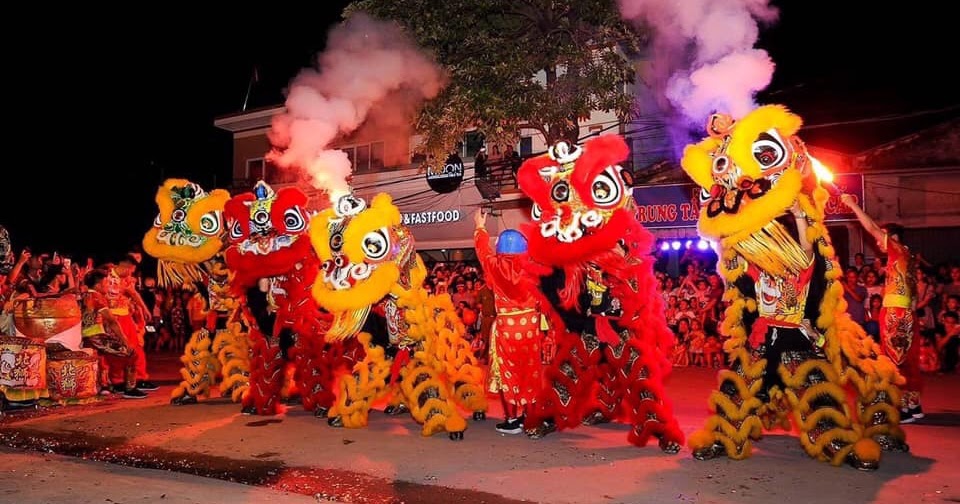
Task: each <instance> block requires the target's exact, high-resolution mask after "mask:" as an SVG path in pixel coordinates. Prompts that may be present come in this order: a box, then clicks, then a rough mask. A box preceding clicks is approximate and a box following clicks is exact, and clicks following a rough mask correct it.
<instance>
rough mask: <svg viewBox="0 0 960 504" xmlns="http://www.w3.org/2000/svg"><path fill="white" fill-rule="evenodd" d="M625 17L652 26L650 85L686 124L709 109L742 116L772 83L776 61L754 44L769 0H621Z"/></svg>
mask: <svg viewBox="0 0 960 504" xmlns="http://www.w3.org/2000/svg"><path fill="white" fill-rule="evenodd" d="M619 4H620V12H621V14H622V15H623V17H624V18H625V19H627V20H633V21H641V22H645V23H646V24H647V26H648V27H650V28H652V29H653V58H654V60H653V68H654V72H655V74H656V75H654V76H653V80H654V85H655V87H656V88H658V89H659V91H660V92H661V93H663V95H664V96H665V97H666V98H667V99H669V101H670V104H671V105H672V107H673V108H674V109H675V110H677V111H679V112H680V113H681V114H682V115H683V117H684V118H685V119H686V121H688V122H689V123H690V124H696V125H698V126H700V125H703V124H704V123H705V121H706V120H707V117H708V116H709V115H710V114H711V113H713V112H725V113H729V114H731V115H733V116H734V117H741V116H743V115H744V114H746V113H747V112H749V111H750V110H751V109H753V108H754V107H755V104H754V100H753V98H754V96H755V94H756V93H757V92H758V91H761V90H763V89H764V88H766V87H767V86H768V85H769V84H770V79H771V78H772V77H773V70H774V64H773V61H772V60H771V59H770V56H769V55H768V54H767V52H766V51H763V50H761V49H755V48H754V47H753V46H754V44H756V42H757V37H758V35H759V27H758V24H757V23H758V22H764V23H772V22H774V21H776V19H777V15H778V11H777V9H776V8H775V7H773V6H771V5H769V0H619Z"/></svg>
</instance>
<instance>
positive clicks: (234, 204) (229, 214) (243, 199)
mask: <svg viewBox="0 0 960 504" xmlns="http://www.w3.org/2000/svg"><path fill="white" fill-rule="evenodd" d="M255 199H256V197H255V196H254V195H253V193H249V192H248V193H243V194H238V195H236V196H234V197H232V198H230V199H229V200H228V201H227V203H226V204H225V205H224V206H223V217H224V219H223V221H224V222H225V223H226V224H227V239H228V240H230V241H234V240H237V238H235V237H233V236H232V235H231V234H230V232H231V230H232V229H233V228H234V224H239V225H240V226H239V229H240V234H241V235H242V237H241V238H240V240H242V239H244V238H246V237H247V236H250V226H248V225H247V222H249V221H250V207H248V206H247V203H249V202H251V201H253V200H255Z"/></svg>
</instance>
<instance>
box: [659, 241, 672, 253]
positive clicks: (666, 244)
mask: <svg viewBox="0 0 960 504" xmlns="http://www.w3.org/2000/svg"><path fill="white" fill-rule="evenodd" d="M660 250H662V251H664V252H666V251H668V250H670V242H668V241H663V242H660Z"/></svg>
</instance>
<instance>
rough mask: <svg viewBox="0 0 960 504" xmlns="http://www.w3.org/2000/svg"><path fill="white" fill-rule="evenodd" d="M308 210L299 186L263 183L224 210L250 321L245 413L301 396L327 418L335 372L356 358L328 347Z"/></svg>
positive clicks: (237, 286)
mask: <svg viewBox="0 0 960 504" xmlns="http://www.w3.org/2000/svg"><path fill="white" fill-rule="evenodd" d="M306 207H307V195H306V194H304V193H303V191H301V190H300V189H298V188H296V187H285V188H282V189H280V190H278V191H274V190H273V189H272V188H271V187H270V186H269V185H267V184H266V183H265V182H263V181H260V182H258V183H257V185H256V186H255V187H254V189H253V192H249V193H243V194H238V195H236V196H234V197H233V198H231V199H230V201H228V202H227V203H226V206H225V211H224V214H225V220H226V223H227V231H228V235H227V242H228V247H227V249H226V253H225V256H226V260H227V265H229V266H230V268H231V270H233V271H234V272H235V275H236V276H235V278H234V282H233V286H234V290H235V291H236V292H237V294H238V295H240V296H244V297H245V299H246V300H247V303H246V307H247V319H248V320H249V321H250V322H251V327H250V340H251V341H252V343H253V349H252V350H253V352H252V358H251V376H250V379H251V388H250V393H249V394H248V395H247V397H246V400H245V401H244V404H243V408H244V412H246V413H251V414H258V415H272V414H274V413H276V412H277V406H278V403H279V401H280V399H281V398H284V397H285V398H288V399H292V398H293V397H292V396H295V395H299V396H300V399H301V401H302V402H303V406H304V408H305V409H307V410H308V411H312V412H315V413H318V414H321V415H323V416H326V411H327V410H328V409H329V408H330V406H331V405H332V403H333V374H334V370H335V369H336V368H338V367H343V368H349V367H350V366H352V364H353V360H355V358H356V357H355V356H354V354H355V352H345V351H344V349H343V348H342V347H343V346H344V345H342V344H335V345H325V344H324V338H323V335H324V333H325V332H326V330H327V329H328V328H329V316H328V314H325V313H323V312H321V311H320V309H319V308H318V306H317V304H316V302H315V301H314V300H313V297H312V296H311V290H312V288H313V283H314V281H315V279H316V275H317V268H318V265H319V261H318V260H317V256H316V254H315V253H314V251H313V247H311V246H310V239H309V236H308V234H307V229H308V223H309V219H310V215H309V213H308V212H307V208H306ZM261 280H266V282H265V283H266V286H265V287H266V289H261V285H260V284H261ZM291 364H292V365H291ZM285 369H289V371H286V370H285Z"/></svg>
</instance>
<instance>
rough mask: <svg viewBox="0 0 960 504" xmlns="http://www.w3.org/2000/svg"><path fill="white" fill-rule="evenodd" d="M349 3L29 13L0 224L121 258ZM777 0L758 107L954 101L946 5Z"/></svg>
mask: <svg viewBox="0 0 960 504" xmlns="http://www.w3.org/2000/svg"><path fill="white" fill-rule="evenodd" d="M678 1H680V0H678ZM346 3H347V2H346V1H324V2H312V3H311V4H312V5H313V6H312V7H307V8H304V7H298V8H297V9H295V10H291V11H283V10H282V9H281V8H279V7H276V6H275V4H270V9H267V8H264V7H258V8H257V9H255V10H250V11H247V10H243V9H242V8H240V7H233V8H232V9H233V10H231V11H228V12H220V13H216V15H214V13H213V12H211V13H209V14H204V13H202V12H200V11H199V10H198V9H190V10H185V11H182V12H159V11H157V12H150V11H142V12H135V11H133V10H129V11H116V10H107V9H102V10H91V9H90V8H88V7H86V6H84V7H83V8H82V9H81V10H76V11H68V10H64V9H62V8H57V11H56V12H55V13H50V12H43V13H40V12H38V13H36V16H24V17H23V18H22V20H21V21H18V22H17V24H18V25H20V24H21V22H22V23H23V24H22V26H18V28H19V29H22V30H23V31H22V33H18V34H14V33H13V32H12V31H8V32H7V33H6V34H5V35H4V38H5V42H6V44H4V46H5V47H4V53H5V54H4V55H5V60H4V63H5V72H4V76H5V80H6V85H5V86H4V88H5V95H6V102H7V107H6V109H7V113H8V115H7V117H6V119H7V120H6V122H7V127H6V130H7V131H8V132H10V133H8V134H7V135H8V142H7V144H6V145H7V151H8V152H10V153H12V156H11V158H10V159H8V164H7V165H6V166H5V167H4V168H3V170H4V171H3V175H4V177H3V180H4V183H3V187H4V189H5V191H4V193H5V194H4V196H3V197H2V198H0V224H2V225H4V226H6V227H7V228H8V229H9V231H10V233H11V237H12V239H13V242H14V243H13V244H14V248H15V249H16V250H19V249H20V248H21V247H23V246H25V245H29V246H31V247H32V248H33V249H34V250H44V251H51V252H52V251H54V250H57V251H60V252H62V253H64V252H66V253H68V254H71V255H74V256H75V257H81V256H86V255H90V254H94V255H96V256H97V257H98V259H105V260H109V259H115V258H116V257H117V255H119V254H122V253H124V252H125V251H126V250H127V249H128V248H129V247H131V246H133V245H135V244H137V243H138V242H139V241H140V238H141V237H142V235H143V233H144V232H145V231H146V229H147V227H148V226H150V224H151V222H152V220H153V216H154V215H155V213H156V209H155V208H156V207H155V205H154V203H153V201H152V199H153V195H154V192H155V190H156V187H157V185H158V184H159V183H160V182H161V181H162V179H163V178H166V177H171V176H182V177H187V178H191V179H194V180H196V181H197V182H199V183H201V184H202V185H203V186H204V187H208V188H209V187H211V186H213V184H214V182H216V183H217V184H218V185H226V184H227V183H228V180H229V174H230V163H231V137H230V134H229V133H228V132H223V131H220V130H218V129H216V128H214V126H213V120H214V118H215V117H218V116H221V115H224V114H229V113H233V112H237V111H239V110H240V107H241V104H242V103H243V98H244V94H245V92H246V90H247V84H248V81H249V79H250V75H251V72H252V69H253V67H254V65H257V66H258V68H259V77H260V80H259V82H258V83H257V84H256V85H255V86H254V89H253V93H252V96H251V100H250V104H249V107H250V108H255V107H258V106H267V105H276V104H281V103H282V102H283V94H282V89H283V87H284V86H285V85H286V84H287V83H288V82H289V81H290V79H291V78H293V77H294V76H295V75H296V73H297V71H298V70H299V69H300V68H302V67H304V66H308V65H310V64H311V61H312V59H313V56H314V55H315V54H316V53H317V52H318V51H321V50H322V49H323V46H324V41H325V36H326V32H327V30H328V29H329V27H330V25H331V24H333V23H336V22H338V21H339V20H340V12H341V9H342V7H343V6H344V5H346ZM774 3H776V4H777V5H779V6H781V17H780V21H779V22H778V23H776V24H775V25H773V26H772V27H768V28H764V29H763V31H762V38H761V44H760V45H761V47H763V48H765V49H767V50H769V51H770V53H771V56H772V57H773V59H774V61H775V62H776V64H777V71H776V73H775V76H774V82H773V83H772V85H771V86H770V88H769V89H768V90H767V91H766V92H764V93H763V94H762V95H761V96H760V100H761V101H762V102H771V101H776V102H779V103H784V104H787V105H788V106H790V107H791V108H792V109H794V110H795V111H797V112H798V113H800V114H801V115H802V116H803V117H804V119H805V121H806V123H807V124H811V125H813V124H823V123H830V122H837V121H847V120H854V119H863V118H878V117H882V116H888V115H899V114H906V113H915V112H918V111H923V110H928V109H939V108H947V107H951V106H954V105H956V104H958V103H960V100H958V99H957V98H955V97H954V96H953V93H951V92H950V91H953V89H955V88H956V83H955V82H954V81H952V80H951V79H949V78H948V77H947V76H948V75H949V74H952V73H954V72H955V68H953V67H954V66H955V64H954V60H955V56H956V51H955V48H956V47H957V42H956V40H957V39H956V35H955V34H951V33H952V32H956V28H954V27H950V26H948V23H950V22H951V21H950V20H949V16H947V15H946V14H945V13H944V12H942V11H941V10H940V9H938V8H936V7H922V8H921V7H917V9H918V10H916V11H910V10H907V9H908V7H907V5H910V4H899V5H901V8H900V9H898V10H883V9H881V8H879V7H878V6H879V4H877V3H871V4H869V5H871V6H873V10H869V11H865V10H859V9H857V8H856V7H854V6H853V5H850V4H854V3H860V2H844V1H842V0H832V1H822V0H802V1H801V0H793V1H781V2H774ZM920 3H921V2H916V4H920ZM924 3H926V2H924ZM929 4H932V3H929ZM234 5H237V4H234ZM47 8H48V9H52V7H47ZM138 8H140V7H138ZM74 9H78V8H74ZM41 14H42V16H41ZM81 19H83V21H81ZM452 29H460V30H463V29H469V28H468V27H453V28H452ZM948 30H950V31H948ZM957 115H958V113H957V109H952V110H951V111H948V112H941V113H939V114H924V115H919V116H917V117H915V118H906V119H904V118H902V119H898V120H894V121H877V122H873V123H861V124H856V125H846V126H837V127H833V128H818V129H816V130H811V131H810V132H809V133H806V134H805V135H804V138H805V139H806V140H807V141H808V143H813V144H816V145H822V146H827V147H833V148H839V149H842V150H847V151H858V150H862V149H864V148H867V147H870V146H871V145H876V144H878V143H881V142H884V141H888V140H891V139H893V138H896V137H897V136H899V135H902V134H907V133H909V132H911V131H915V130H916V129H917V128H921V127H925V126H930V125H932V124H935V123H937V122H939V121H942V120H945V119H948V118H951V117H955V116H957Z"/></svg>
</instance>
